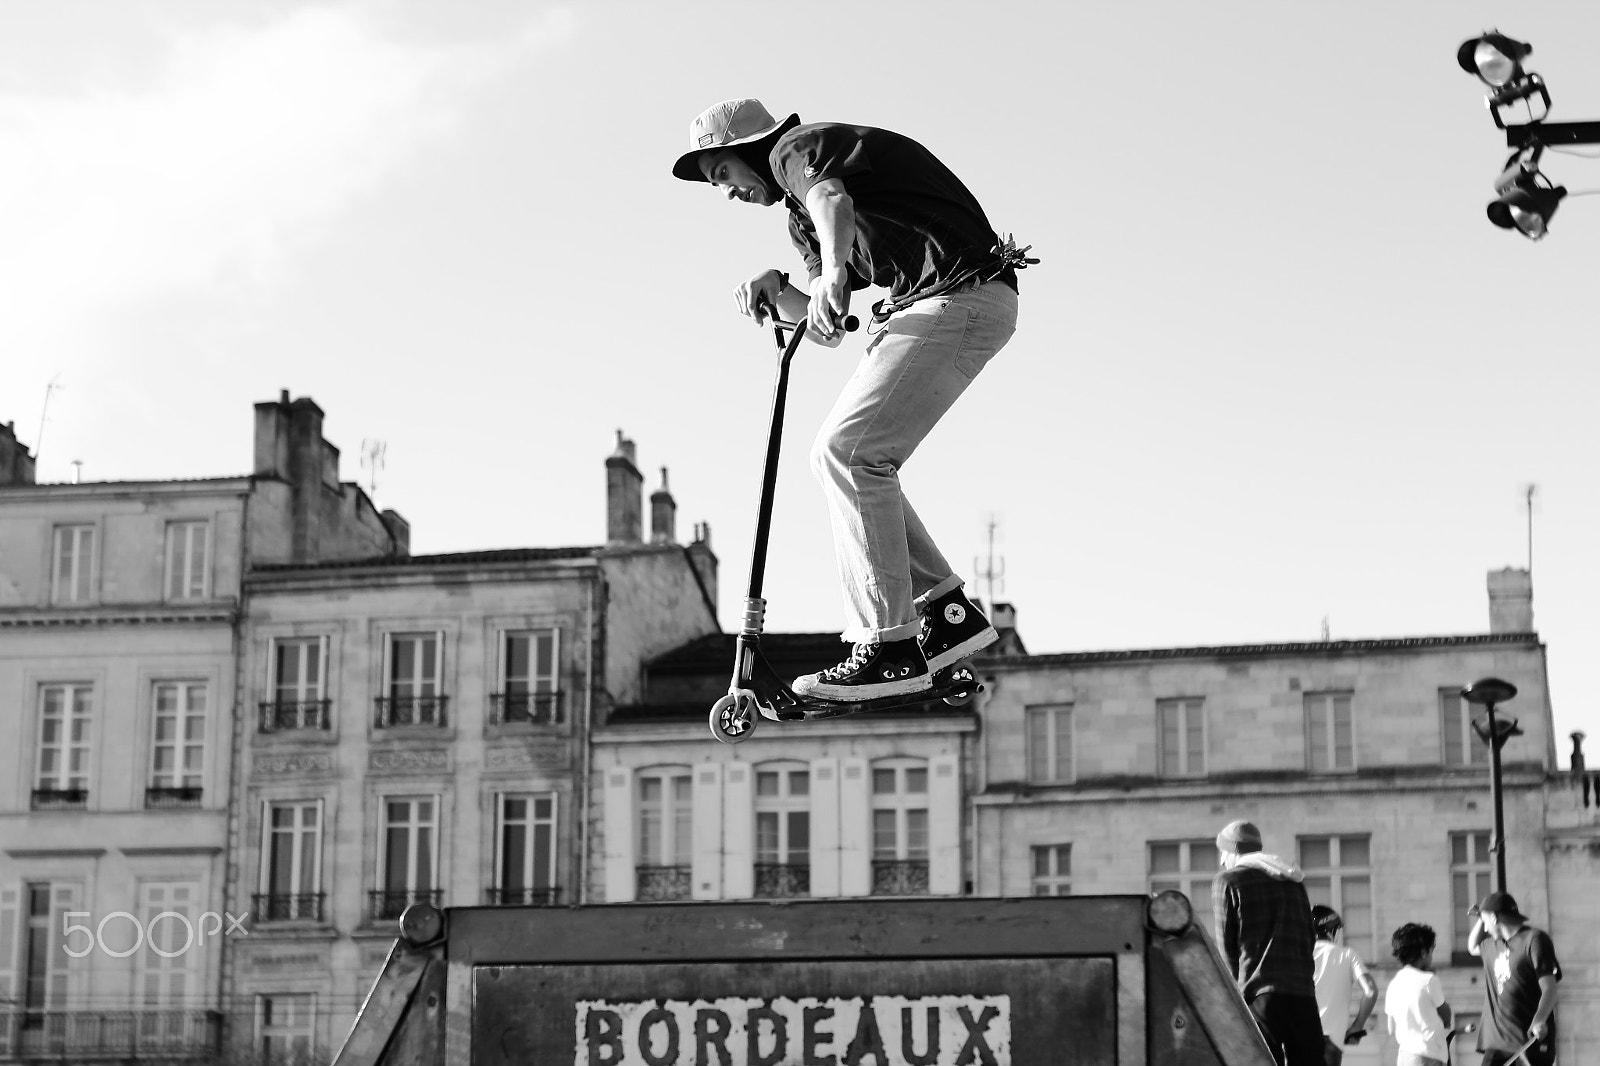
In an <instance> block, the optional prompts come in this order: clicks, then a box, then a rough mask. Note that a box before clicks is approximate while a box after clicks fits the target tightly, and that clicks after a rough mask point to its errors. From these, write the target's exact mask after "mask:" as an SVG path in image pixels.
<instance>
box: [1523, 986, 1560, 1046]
mask: <svg viewBox="0 0 1600 1066" xmlns="http://www.w3.org/2000/svg"><path fill="white" fill-rule="evenodd" d="M1560 983H1561V978H1559V977H1557V976H1555V975H1554V974H1548V973H1547V974H1542V975H1541V976H1540V977H1539V1005H1538V1006H1537V1007H1535V1008H1534V1011H1533V1020H1532V1021H1530V1022H1529V1023H1528V1035H1529V1036H1536V1037H1539V1038H1540V1039H1541V1040H1542V1039H1543V1038H1544V1035H1545V1034H1546V1033H1547V1032H1549V1031H1550V1014H1551V1012H1552V1011H1554V1010H1555V1009H1556V985H1558V984H1560Z"/></svg>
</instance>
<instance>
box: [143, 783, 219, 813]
mask: <svg viewBox="0 0 1600 1066" xmlns="http://www.w3.org/2000/svg"><path fill="white" fill-rule="evenodd" d="M204 795H205V789H203V788H201V787H200V786H199V785H151V786H150V787H149V788H146V789H145V790H144V805H145V806H146V807H147V808H150V809H152V810H153V809H156V808H166V807H198V806H200V801H201V799H202V798H203V797H204Z"/></svg>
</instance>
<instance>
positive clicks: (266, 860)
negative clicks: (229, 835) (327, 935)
mask: <svg viewBox="0 0 1600 1066" xmlns="http://www.w3.org/2000/svg"><path fill="white" fill-rule="evenodd" d="M263 821H264V823H265V826H264V836H265V840H264V841H263V842H262V849H261V850H262V856H263V858H262V862H261V891H260V893H259V894H258V895H257V896H256V898H255V917H256V920H257V921H260V922H282V921H305V920H310V921H318V922H320V921H321V920H322V891H321V886H322V804H321V803H320V802H319V801H317V800H301V801H295V802H290V803H269V804H267V807H266V817H265V818H264V820H263Z"/></svg>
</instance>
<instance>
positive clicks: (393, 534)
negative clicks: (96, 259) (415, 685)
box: [0, 394, 406, 1060]
mask: <svg viewBox="0 0 1600 1066" xmlns="http://www.w3.org/2000/svg"><path fill="white" fill-rule="evenodd" d="M321 422H322V412H321V411H320V410H319V409H318V408H317V407H316V405H315V404H314V403H312V402H311V401H310V400H309V399H300V400H295V401H293V402H290V400H289V397H288V395H287V394H284V395H283V397H282V398H281V399H280V400H279V401H278V402H277V403H270V402H269V403H263V404H258V405H256V424H255V444H256V447H255V470H254V471H253V472H252V473H251V474H247V475H241V476H237V477H219V478H207V479H199V480H183V481H173V480H168V481H159V480H152V481H115V482H85V483H69V484H43V485H41V484H36V483H35V477H34V471H35V463H34V460H33V457H32V456H30V455H29V454H28V452H27V449H26V448H25V447H23V446H22V445H21V444H20V443H19V442H18V441H17V439H16V436H15V432H14V430H13V427H12V426H11V425H9V424H8V425H6V426H4V427H0V734H3V735H4V736H5V737H6V738H7V739H8V741H9V743H7V744H6V745H4V747H3V750H0V1060H3V1059H5V1058H6V1057H8V1056H10V1055H23V1054H27V1055H37V1054H47V1055H51V1056H58V1057H59V1056H64V1055H67V1054H80V1055H118V1056H122V1057H133V1056H134V1055H135V1054H136V1052H135V1049H138V1051H137V1054H139V1055H143V1056H146V1057H149V1056H162V1055H167V1054H174V1055H179V1054H183V1053H188V1052H196V1051H203V1050H205V1049H207V1048H209V1047H212V1046H214V1045H215V1043H216V1041H217V1039H218V1038H219V1033H220V1027H221V1024H222V1015H221V1011H222V1008H223V1003H222V1001H221V1000H219V998H218V989H219V981H220V978H221V973H222V968H223V959H224V957H225V952H224V950H223V944H224V942H225V940H226V938H227V937H228V936H229V935H230V932H231V933H232V935H235V936H238V935H242V934H241V932H240V928H241V927H240V926H237V925H235V924H234V923H233V922H230V921H229V920H228V919H227V917H226V914H227V912H228V905H227V903H226V901H225V898H224V885H225V882H226V879H227V875H228V855H229V851H228V848H229V841H230V823H229V810H230V797H231V795H232V787H233V766H234V763H233V758H234V752H235V748H234V745H235V742H236V739H237V734H236V731H235V728H234V726H235V715H234V711H235V705H236V694H237V663H238V658H237V654H236V651H237V647H238V640H239V636H240V632H241V630H240V628H239V621H240V604H241V597H242V587H243V582H244V577H245V573H246V571H247V570H248V569H249V567H250V566H252V565H257V564H262V563H269V564H270V563H286V562H289V561H291V560H296V559H299V560H320V559H337V558H341V557H351V556H361V557H369V558H370V557H375V556H389V557H392V556H395V555H397V554H403V553H404V551H405V541H406V537H405V523H404V520H403V519H401V518H400V517H399V516H398V515H396V514H394V513H393V512H384V513H383V514H379V513H378V512H377V511H376V510H375V509H374V508H373V506H372V503H371V501H370V500H368V499H367V497H366V495H365V494H364V493H362V492H361V490H360V489H359V488H357V487H356V486H355V485H353V484H348V483H341V482H340V481H339V480H338V476H337V471H338V451H337V449H335V448H334V447H333V446H332V445H330V444H328V443H327V442H326V441H325V440H323V439H322V434H321ZM232 913H233V914H234V915H236V916H238V917H240V918H244V912H243V911H241V910H240V909H239V908H237V907H234V908H233V910H232ZM244 925H245V926H247V925H248V922H247V921H246V922H245V923H244Z"/></svg>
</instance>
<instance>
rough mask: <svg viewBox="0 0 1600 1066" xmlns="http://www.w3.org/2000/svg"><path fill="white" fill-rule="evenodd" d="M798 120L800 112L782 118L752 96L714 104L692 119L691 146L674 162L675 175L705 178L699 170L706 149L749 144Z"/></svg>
mask: <svg viewBox="0 0 1600 1066" xmlns="http://www.w3.org/2000/svg"><path fill="white" fill-rule="evenodd" d="M799 124H800V116H799V115H798V114H792V115H790V116H789V117H788V118H786V119H784V120H783V121H782V122H779V121H778V120H777V119H774V118H773V117H772V114H771V112H769V111H768V110H767V109H766V108H765V107H763V106H762V104H761V101H760V100H757V99H754V98H753V97H746V98H744V99H740V100H724V101H722V103H720V104H712V105H711V106H710V107H708V108H706V109H705V110H704V111H702V112H700V114H698V115H696V116H695V120H694V121H693V122H691V123H689V150H688V151H687V152H685V153H684V154H683V155H681V156H679V157H678V161H677V163H675V164H673V167H672V176H673V177H675V178H682V179H683V180H684V181H705V180H706V176H705V175H704V174H702V173H700V157H701V156H703V155H705V154H706V153H707V152H715V151H717V150H719V149H722V148H731V147H733V146H734V145H737V144H750V143H751V142H753V141H759V140H761V139H762V138H763V137H768V136H776V135H777V134H780V133H786V132H788V131H789V130H791V129H793V128H794V127H795V126H798V125H799Z"/></svg>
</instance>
